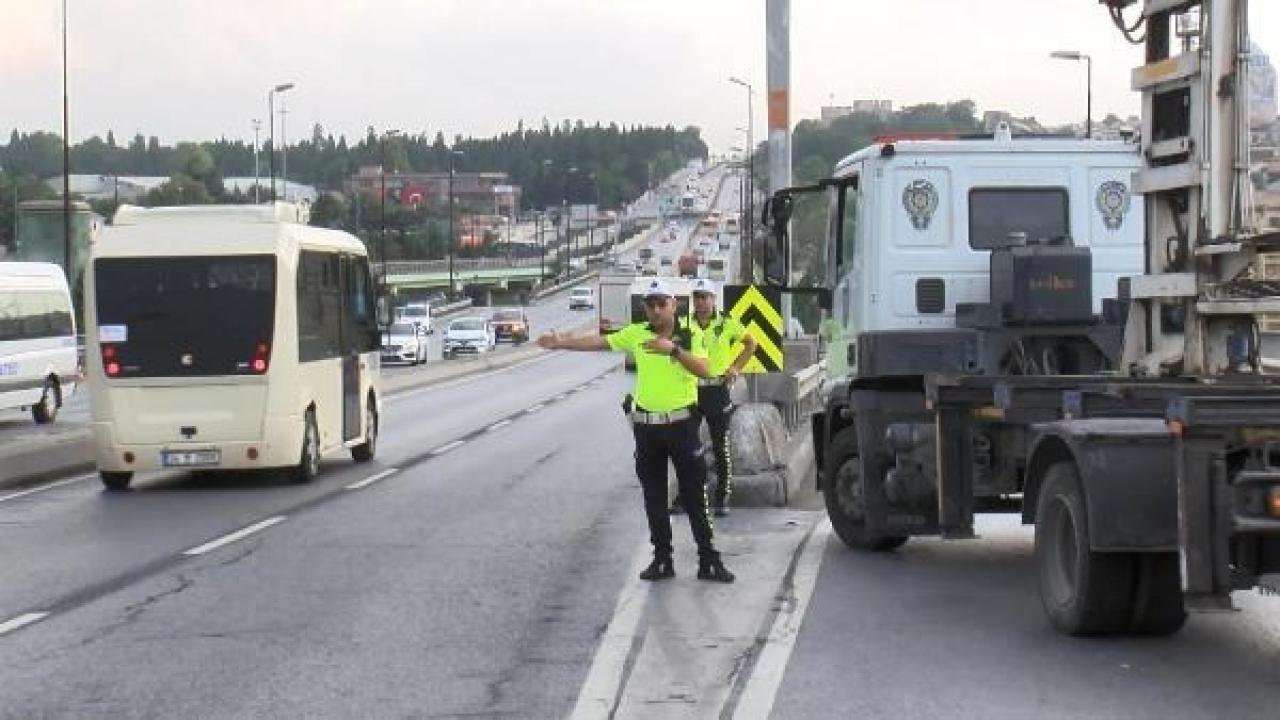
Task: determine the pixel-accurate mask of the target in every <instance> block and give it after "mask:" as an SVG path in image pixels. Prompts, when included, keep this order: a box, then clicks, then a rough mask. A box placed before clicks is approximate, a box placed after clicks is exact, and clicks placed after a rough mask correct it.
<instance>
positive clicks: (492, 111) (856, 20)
mask: <svg viewBox="0 0 1280 720" xmlns="http://www.w3.org/2000/svg"><path fill="white" fill-rule="evenodd" d="M67 2H68V8H69V30H68V36H69V43H68V45H69V57H70V61H69V67H70V69H69V74H70V82H69V85H70V97H71V110H70V117H71V122H70V124H71V137H72V138H73V139H75V140H81V139H84V138H86V137H88V136H90V135H95V134H97V135H105V134H106V132H107V130H113V131H114V132H115V135H116V138H117V140H118V141H120V142H125V140H126V139H127V138H129V137H132V136H133V135H134V134H135V133H139V132H140V133H142V134H144V135H148V136H150V135H156V136H159V138H160V140H161V142H163V143H165V144H171V143H174V142H179V141H184V140H209V139H215V138H219V137H227V138H240V139H252V137H253V126H252V122H251V121H252V119H254V118H257V119H260V120H262V121H263V128H264V130H263V132H264V136H265V133H266V116H267V90H268V89H269V88H270V87H271V86H273V85H275V84H278V83H284V82H293V83H295V84H296V87H295V89H294V90H292V91H290V92H289V93H288V95H287V97H286V99H285V104H286V106H287V108H288V111H289V113H288V116H287V122H288V131H287V132H288V136H289V137H290V138H296V137H299V136H300V135H304V134H305V135H309V134H310V132H311V128H312V127H313V126H314V125H315V124H317V123H319V124H321V125H322V126H323V127H324V128H325V130H326V131H327V132H332V133H334V134H335V135H336V134H346V135H347V137H348V138H359V137H362V136H363V135H364V134H365V129H366V128H368V127H370V126H372V127H374V128H375V129H377V130H385V129H397V130H401V131H405V132H409V133H427V134H430V135H434V134H435V132H436V131H437V130H442V131H444V133H445V135H446V137H450V138H451V137H452V136H453V135H455V134H462V135H472V136H478V137H481V136H488V135H493V134H495V133H498V132H502V131H504V130H510V129H512V128H514V127H515V126H516V123H517V122H519V121H521V120H523V121H524V123H525V124H526V125H538V124H540V123H541V122H542V121H543V119H544V118H545V119H547V120H548V121H550V122H552V123H557V122H561V121H563V120H566V119H568V120H578V119H582V120H584V121H586V122H588V123H593V122H596V121H600V122H605V123H607V122H611V121H613V122H618V123H620V124H656V125H666V124H671V125H674V126H676V127H684V126H687V125H696V126H698V127H700V128H702V130H703V137H704V139H706V140H707V142H708V144H709V145H710V146H711V149H712V151H713V152H723V151H725V150H726V149H727V148H728V147H729V146H731V145H740V144H741V143H742V139H743V135H742V133H741V132H739V131H738V130H737V128H739V127H745V126H746V125H747V122H746V119H747V91H746V90H745V89H744V88H742V87H739V86H737V85H733V84H731V83H730V82H729V81H728V78H729V76H731V75H732V76H737V77H740V78H742V79H744V80H746V81H748V82H750V83H752V84H753V85H754V87H755V93H756V97H755V103H754V110H755V112H754V130H755V137H756V139H757V141H759V140H760V139H761V138H763V137H764V136H765V132H764V128H763V126H764V123H765V109H764V102H763V97H764V92H765V38H764V32H765V17H764V15H765V12H764V10H765V1H764V0H328V2H323V3H318V2H315V1H314V0H67ZM1251 5H1252V9H1251V12H1252V18H1251V29H1252V34H1253V38H1254V40H1255V42H1257V43H1258V44H1259V45H1260V46H1262V48H1263V49H1264V50H1266V51H1268V52H1269V53H1270V54H1271V55H1272V56H1273V58H1276V59H1277V61H1280V2H1278V1H1277V0H1254V1H1253V2H1252V3H1251ZM60 8H61V2H60V0H0V132H4V133H6V134H7V133H8V130H9V129H11V128H17V129H19V130H21V131H32V130H54V131H57V130H60V128H61V55H60V48H61V44H60V26H61V21H60V17H61V14H60ZM1134 12H1136V10H1131V11H1130V13H1131V14H1132V13H1134ZM1052 50H1078V51H1080V52H1084V53H1088V54H1090V55H1091V56H1092V57H1093V91H1094V104H1093V107H1094V117H1095V118H1099V117H1102V116H1103V115H1105V114H1106V113H1108V112H1114V113H1117V114H1120V115H1122V116H1127V115H1130V114H1137V111H1138V97H1137V95H1135V94H1134V93H1132V92H1131V91H1130V90H1129V73H1130V70H1131V68H1132V67H1134V66H1136V65H1138V64H1139V63H1140V61H1141V49H1140V48H1139V47H1138V46H1133V45H1129V44H1128V43H1126V42H1125V40H1124V39H1123V37H1121V35H1120V33H1119V32H1118V31H1117V30H1116V29H1115V28H1114V27H1113V26H1112V24H1111V21H1110V19H1109V18H1108V16H1107V14H1106V12H1105V11H1104V10H1103V9H1102V7H1101V6H1099V5H1098V3H1097V0H894V1H893V2H887V3H886V2H873V1H872V0H792V2H791V82H792V105H791V118H792V121H793V122H795V121H797V120H799V119H802V118H806V117H816V116H817V115H818V112H819V108H820V107H821V106H822V105H827V104H847V103H848V102H850V101H852V100H854V99H872V98H875V99H889V100H892V101H893V103H894V105H895V107H900V106H903V105H909V104H915V103H921V102H944V101H953V100H961V99H971V100H973V101H974V102H976V103H977V105H978V107H979V109H980V110H1007V111H1011V112H1013V113H1014V114H1015V115H1018V116H1023V115H1034V116H1036V117H1037V118H1038V119H1039V120H1040V121H1041V122H1043V123H1046V124H1061V123H1067V122H1073V121H1074V122H1080V121H1083V117H1084V105H1085V97H1084V96H1085V68H1084V66H1083V65H1082V64H1080V63H1072V62H1067V61H1062V60H1053V59H1050V58H1049V53H1050V51H1052ZM279 107H280V106H279V103H278V104H277V110H279ZM279 131H280V130H279V128H277V132H279Z"/></svg>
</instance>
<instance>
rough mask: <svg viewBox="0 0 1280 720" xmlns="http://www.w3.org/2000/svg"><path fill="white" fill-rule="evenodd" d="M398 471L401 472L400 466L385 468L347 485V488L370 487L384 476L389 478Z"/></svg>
mask: <svg viewBox="0 0 1280 720" xmlns="http://www.w3.org/2000/svg"><path fill="white" fill-rule="evenodd" d="M398 472H400V468H387V469H386V470H383V471H382V472H380V473H377V474H376V475H370V476H369V477H367V478H365V479H363V480H357V481H356V482H353V483H351V484H350V485H347V486H346V488H347V489H348V490H361V489H363V488H367V487H369V486H370V485H372V484H374V483H376V482H378V481H379V480H381V479H383V478H389V477H391V476H392V475H395V474H396V473H398Z"/></svg>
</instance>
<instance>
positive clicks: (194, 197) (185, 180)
mask: <svg viewBox="0 0 1280 720" xmlns="http://www.w3.org/2000/svg"><path fill="white" fill-rule="evenodd" d="M212 202H213V196H212V195H211V194H209V190H208V188H207V187H205V184H204V183H202V182H200V181H199V180H196V179H195V178H193V177H191V176H190V175H186V174H183V173H174V174H173V175H172V176H171V177H170V178H169V181H168V182H166V183H164V184H163V185H161V186H160V187H158V188H156V189H155V190H152V191H151V192H149V193H147V198H146V204H147V205H150V206H168V205H208V204H210V203H212Z"/></svg>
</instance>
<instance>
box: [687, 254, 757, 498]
mask: <svg viewBox="0 0 1280 720" xmlns="http://www.w3.org/2000/svg"><path fill="white" fill-rule="evenodd" d="M691 290H692V293H693V308H692V309H693V313H692V315H691V316H690V317H689V318H688V321H687V322H688V324H689V328H690V330H691V331H692V334H693V338H694V343H695V344H698V345H701V346H702V347H703V348H704V350H705V351H706V353H707V375H708V377H706V378H699V379H698V410H699V411H700V412H701V414H702V416H703V417H705V418H706V419H707V429H708V430H709V431H710V434H711V447H712V449H713V451H714V452H715V467H716V485H715V489H714V496H713V499H712V501H711V506H712V508H714V512H715V515H716V517H724V516H725V515H728V514H729V496H730V494H731V493H732V491H733V461H732V455H731V452H730V448H729V417H730V413H731V412H732V410H733V401H732V400H731V399H730V397H729V388H730V387H732V385H733V383H735V382H737V380H738V378H739V377H740V376H741V375H742V368H743V367H744V366H746V364H747V363H748V362H750V360H751V356H752V355H754V354H755V352H756V340H755V338H753V337H751V335H750V334H749V333H748V332H747V330H746V328H744V327H743V326H742V323H740V322H738V320H737V319H736V318H734V317H733V316H731V315H729V314H728V313H726V312H723V311H718V310H716V285H715V283H714V282H712V281H711V280H706V279H703V278H699V279H697V280H694V281H693V285H692V288H691ZM739 343H741V349H740V350H739V351H737V352H734V348H736V347H738V344H739ZM682 492H683V489H682ZM682 499H683V498H681V497H680V496H678V495H677V497H676V502H675V503H673V505H672V510H673V511H679V510H681V509H682V505H683V503H682V502H681V501H682Z"/></svg>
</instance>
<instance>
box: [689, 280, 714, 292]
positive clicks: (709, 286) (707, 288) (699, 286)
mask: <svg viewBox="0 0 1280 720" xmlns="http://www.w3.org/2000/svg"><path fill="white" fill-rule="evenodd" d="M689 292H691V293H710V294H712V295H715V294H716V284H715V283H714V282H712V281H710V280H708V279H706V278H698V279H697V280H694V281H693V285H691V286H690V287H689Z"/></svg>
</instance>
